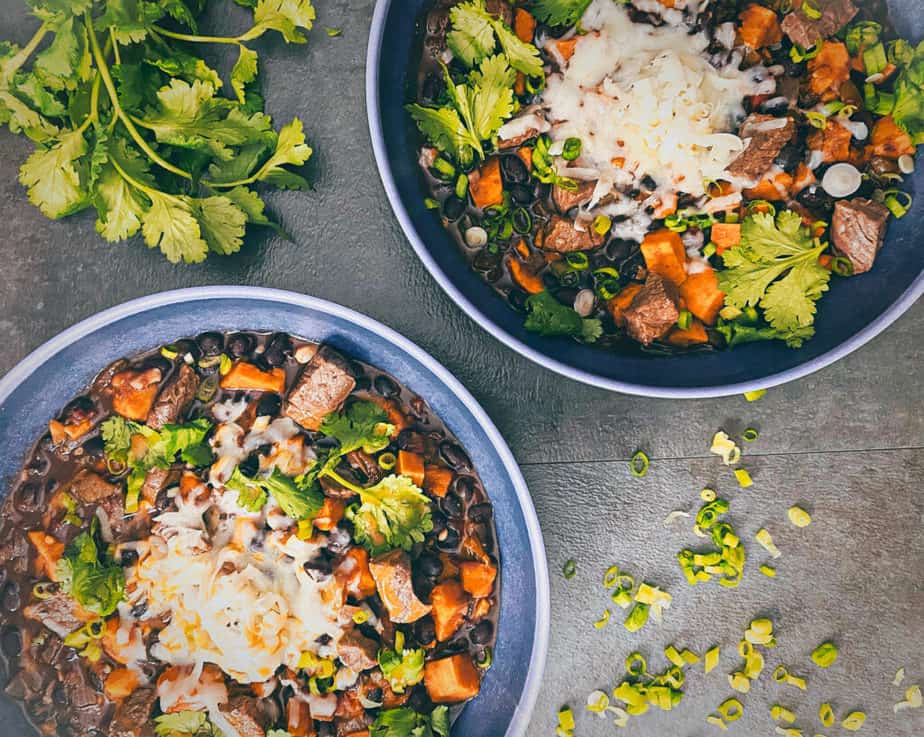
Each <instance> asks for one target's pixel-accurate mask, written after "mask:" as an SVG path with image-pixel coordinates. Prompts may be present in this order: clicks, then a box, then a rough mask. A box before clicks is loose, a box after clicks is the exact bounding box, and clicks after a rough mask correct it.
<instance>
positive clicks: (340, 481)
mask: <svg viewBox="0 0 924 737" xmlns="http://www.w3.org/2000/svg"><path fill="white" fill-rule="evenodd" d="M321 475H322V476H330V477H331V478H332V479H333V480H334V481H336V482H337V483H338V484H340V485H341V486H342V487H343V488H345V489H349V490H350V491H355V492H356V493H357V494H360V495H362V493H363V492H364V491H365V489H363V488H362V487H361V486H357V485H356V484H353V483H351V482H349V481H347V480H346V479H345V478H343V476H341V475H340V474H339V473H337V472H336V471H335V470H334V469H332V468H328V469H325V470H324V471H322V472H321Z"/></svg>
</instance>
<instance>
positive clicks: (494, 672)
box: [0, 287, 549, 737]
mask: <svg viewBox="0 0 924 737" xmlns="http://www.w3.org/2000/svg"><path fill="white" fill-rule="evenodd" d="M240 329H251V330H267V331H269V330H273V331H276V330H278V331H285V332H289V333H292V334H294V335H299V336H302V337H304V338H308V339H310V340H315V341H319V342H325V343H329V344H330V345H332V346H333V347H335V348H338V349H340V350H342V351H344V352H345V353H348V354H349V355H351V356H353V357H355V358H357V359H359V360H361V361H365V362H368V363H370V364H373V365H375V366H378V367H379V368H381V369H383V370H384V371H387V372H388V373H390V374H392V375H393V376H395V377H396V378H397V379H398V380H399V381H401V382H403V383H404V384H405V385H407V386H408V387H409V388H410V389H411V390H413V391H414V392H416V393H417V394H419V395H420V396H422V397H423V398H424V399H425V400H426V401H427V402H429V404H430V406H431V407H432V408H433V409H434V411H435V412H436V413H437V414H438V415H439V416H440V417H441V418H442V419H443V421H444V422H445V423H446V425H447V426H448V427H449V429H450V430H451V431H452V432H453V433H454V434H455V435H456V437H458V438H459V440H460V441H461V443H462V445H463V446H464V447H465V449H466V450H467V451H468V453H469V455H470V456H471V458H472V461H473V462H474V464H475V467H476V469H477V470H478V473H479V474H480V476H481V479H482V481H483V482H484V485H485V488H486V489H487V490H488V494H489V496H490V498H491V501H492V502H493V504H494V513H495V520H496V524H497V533H498V538H499V541H500V558H501V581H502V595H501V604H500V619H499V626H498V633H497V634H498V638H497V648H496V651H495V657H494V667H492V668H491V669H490V670H489V671H488V673H487V674H486V676H485V678H484V683H483V687H482V690H481V693H480V694H479V696H478V698H476V699H475V700H474V701H472V702H471V703H470V704H468V705H467V706H466V707H465V709H464V710H463V712H462V714H461V716H460V717H459V719H458V721H457V722H456V726H455V727H454V730H453V734H454V735H459V736H460V737H461V736H463V735H480V736H481V737H521V735H523V734H524V733H525V731H526V725H527V722H528V720H529V715H530V712H531V711H532V707H533V705H534V703H535V701H536V696H537V693H538V690H539V682H540V679H541V676H542V670H543V667H544V665H545V657H546V650H547V646H548V637H549V580H548V570H547V568H546V561H545V551H544V548H543V544H542V534H541V532H540V530H539V522H538V520H537V519H536V512H535V510H534V509H533V504H532V500H531V499H530V496H529V491H528V490H527V488H526V484H525V482H524V481H523V477H522V475H521V474H520V471H519V469H518V467H517V464H516V461H514V458H513V455H512V454H511V452H510V450H509V448H508V447H507V445H506V443H504V440H503V438H502V437H501V436H500V434H499V433H498V431H497V428H496V427H495V426H494V423H492V422H491V420H490V419H489V418H488V416H487V415H486V414H485V412H484V410H483V409H482V408H481V407H480V406H479V405H478V403H477V402H476V401H475V399H474V398H473V397H472V395H471V394H469V393H468V391H467V390H466V389H465V388H464V387H463V386H462V385H461V384H460V383H459V382H458V380H456V378H455V377H453V376H452V374H450V373H449V372H448V371H447V370H446V369H445V368H443V367H442V366H441V365H440V364H439V363H437V362H436V361H435V360H434V359H433V358H431V357H430V356H429V355H427V353H425V352H424V351H422V350H421V349H420V348H418V347H417V346H416V345H414V344H413V343H411V342H410V341H409V340H407V339H406V338H403V337H402V336H400V335H398V334H397V333H396V332H394V331H393V330H391V329H390V328H387V327H385V326H384V325H381V324H380V323H377V322H375V321H374V320H371V319H370V318H368V317H365V316H363V315H360V314H358V313H356V312H353V311H352V310H348V309H346V308H344V307H340V306H338V305H335V304H331V303H330V302H325V301H323V300H319V299H313V298H311V297H305V296H302V295H298V294H293V293H290V292H282V291H275V290H270V289H253V288H247V287H210V288H197V289H186V290H180V291H174V292H165V293H163V294H157V295H154V296H151V297H145V298H143V299H138V300H135V301H132V302H128V303H126V304H124V305H121V306H119V307H114V308H112V309H110V310H106V311H105V312H102V313H100V314H98V315H96V316H94V317H91V318H89V319H87V320H84V321H83V322H81V323H79V324H78V325H75V326H74V327H72V328H70V329H69V330H66V331H65V332H63V333H61V334H60V335H59V336H57V337H56V338H54V339H53V340H51V341H49V342H48V343H46V344H45V345H43V346H42V347H40V348H39V349H38V350H36V351H35V352H34V353H32V354H31V355H30V356H28V357H27V358H26V359H25V360H24V361H23V362H22V363H20V364H19V365H18V366H17V367H16V368H14V369H13V370H12V371H11V372H10V373H8V374H7V375H6V376H5V377H4V378H3V379H2V380H0V484H2V486H0V499H2V497H3V495H4V494H5V493H6V490H7V488H8V485H7V482H8V480H9V479H10V478H11V477H12V476H13V475H14V474H16V473H17V472H18V471H19V468H20V465H21V463H22V461H23V459H24V458H25V455H26V453H27V451H28V450H29V449H30V448H31V446H32V444H33V442H34V441H35V439H36V438H37V437H38V436H39V435H40V434H41V433H42V432H43V431H44V429H45V428H46V426H47V423H48V419H49V418H50V417H53V416H55V414H57V412H58V411H59V410H60V409H61V407H63V406H64V405H65V404H66V403H67V402H68V401H69V400H70V399H71V398H73V397H74V396H76V395H77V394H78V393H79V392H80V391H81V390H82V389H83V388H84V387H85V386H87V385H88V384H89V382H90V381H91V380H92V379H93V377H94V376H95V375H96V373H97V372H98V371H100V370H101V369H102V368H104V367H105V366H106V365H108V364H109V363H110V362H112V361H114V360H116V359H118V358H120V357H123V356H128V355H132V354H135V353H139V352H142V351H146V350H149V349H151V348H154V347H156V346H158V345H162V344H164V343H166V342H169V341H171V340H174V339H176V338H178V337H181V336H185V335H195V334H197V333H199V332H204V331H206V330H240ZM32 733H33V731H32V730H31V728H29V727H28V726H27V725H26V724H25V722H24V721H23V718H22V715H21V714H20V712H19V708H18V707H17V706H16V705H14V704H12V703H11V702H10V701H9V699H6V698H5V697H3V698H0V735H6V736H8V737H13V736H14V735H15V736H16V737H24V736H25V735H27V734H32Z"/></svg>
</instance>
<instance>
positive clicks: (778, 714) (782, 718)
mask: <svg viewBox="0 0 924 737" xmlns="http://www.w3.org/2000/svg"><path fill="white" fill-rule="evenodd" d="M770 716H771V717H772V718H773V721H775V722H786V723H787V724H792V723H793V722H794V721H796V714H795V712H793V711H792V710H791V709H787V708H786V707H785V706H780V705H779V704H774V705H773V706H771V707H770Z"/></svg>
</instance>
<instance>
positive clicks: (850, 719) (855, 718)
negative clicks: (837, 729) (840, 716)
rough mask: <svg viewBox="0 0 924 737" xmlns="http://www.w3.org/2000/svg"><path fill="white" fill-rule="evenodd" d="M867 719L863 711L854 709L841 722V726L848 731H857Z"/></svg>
mask: <svg viewBox="0 0 924 737" xmlns="http://www.w3.org/2000/svg"><path fill="white" fill-rule="evenodd" d="M865 721H866V714H864V713H863V712H862V711H852V712H850V713H849V714H848V715H847V716H845V717H844V720H843V721H842V722H841V726H842V727H843V728H844V729H846V730H847V731H848V732H856V731H857V730H858V729H860V727H862V726H863V723H864V722H865Z"/></svg>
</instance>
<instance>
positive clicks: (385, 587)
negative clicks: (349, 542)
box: [369, 550, 431, 624]
mask: <svg viewBox="0 0 924 737" xmlns="http://www.w3.org/2000/svg"><path fill="white" fill-rule="evenodd" d="M369 570H370V571H371V572H372V578H374V579H375V587H376V589H377V590H378V592H379V596H380V597H381V599H382V603H383V604H385V608H386V609H387V610H388V616H389V617H390V618H391V620H392V621H393V622H398V623H399V624H404V623H408V622H416V621H417V620H418V619H420V618H421V617H424V616H426V615H427V614H429V613H430V609H431V607H430V606H428V605H426V604H424V603H423V602H421V601H420V599H418V598H417V595H416V594H415V593H414V584H413V583H412V582H411V559H410V558H408V555H407V553H405V552H404V551H403V550H392V551H391V552H390V553H385V554H384V555H380V556H378V557H377V558H373V559H372V560H371V561H370V562H369Z"/></svg>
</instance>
